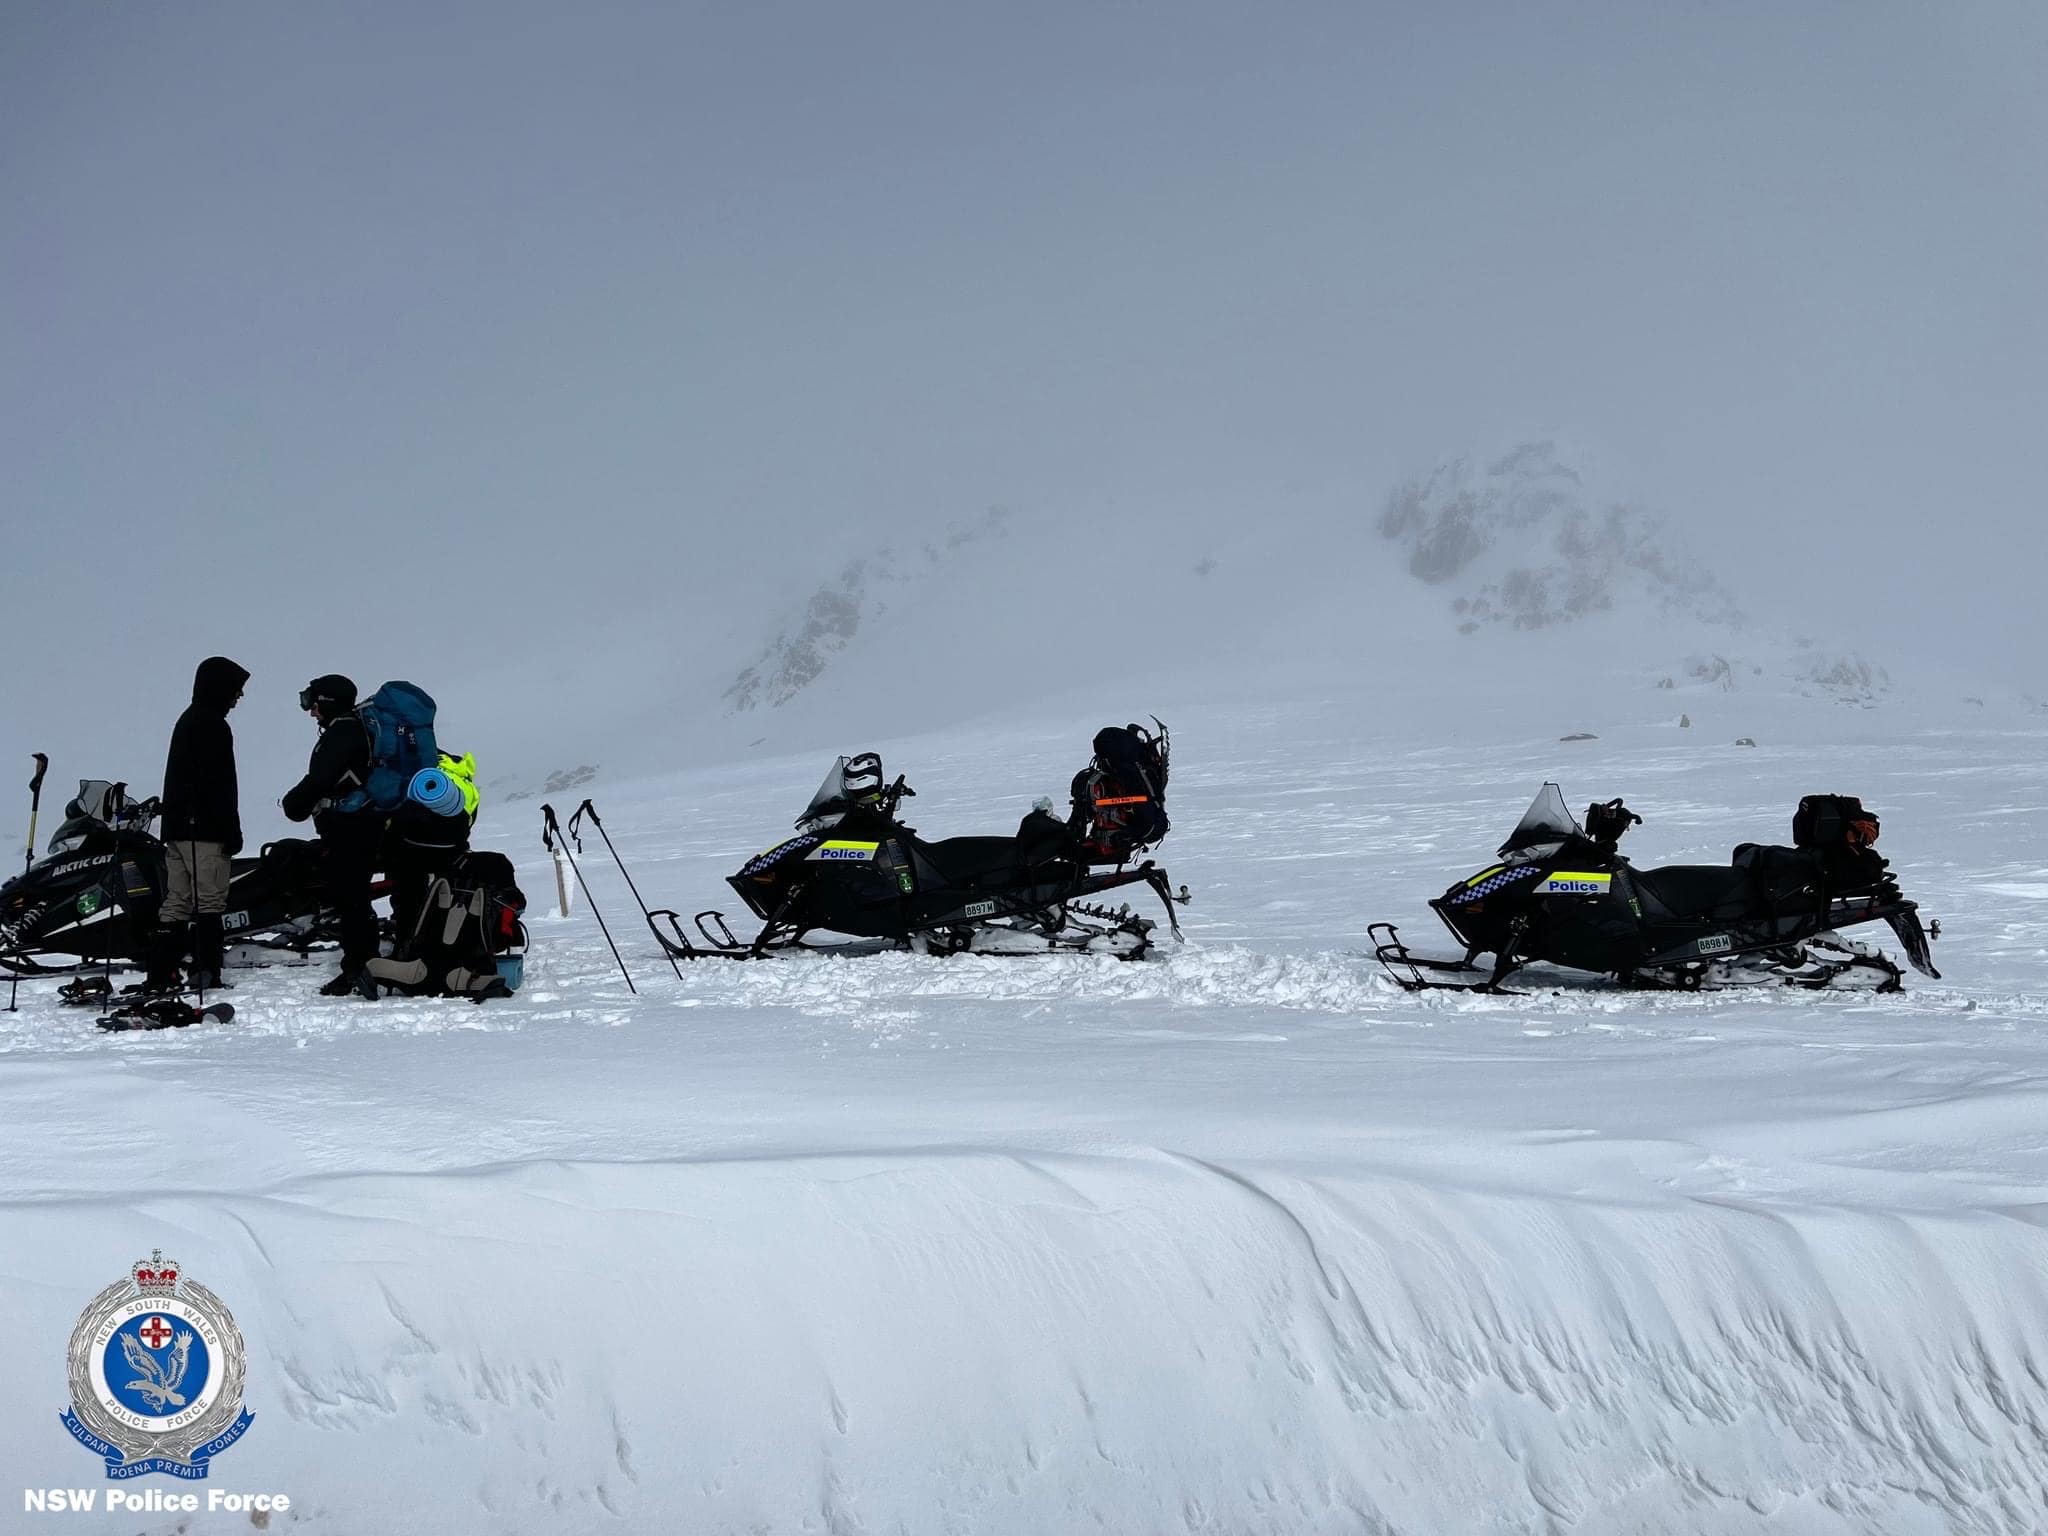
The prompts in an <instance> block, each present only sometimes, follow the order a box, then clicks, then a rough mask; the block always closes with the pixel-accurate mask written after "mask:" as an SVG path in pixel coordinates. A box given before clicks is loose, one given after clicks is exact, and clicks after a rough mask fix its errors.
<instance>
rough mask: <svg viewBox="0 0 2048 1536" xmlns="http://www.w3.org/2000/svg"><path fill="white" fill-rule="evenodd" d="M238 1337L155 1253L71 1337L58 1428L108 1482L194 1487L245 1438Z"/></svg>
mask: <svg viewBox="0 0 2048 1536" xmlns="http://www.w3.org/2000/svg"><path fill="white" fill-rule="evenodd" d="M245 1353H246V1352H245V1350H244V1349H243V1346H242V1333H241V1330H240V1329H239V1328H237V1327H236V1326H235V1319H234V1317H233V1315H232V1314H231V1313H229V1311H228V1309H227V1307H226V1306H225V1305H223V1304H222V1302H221V1299H220V1298H219V1297H218V1296H216V1295H214V1294H213V1292H211V1291H209V1290H208V1289H207V1288H206V1287H205V1286H203V1285H200V1284H198V1283H197V1282H195V1281H192V1280H187V1279H185V1278H184V1277H183V1276H182V1275H180V1274H179V1265H178V1263H177V1261H176V1260H175V1259H166V1258H165V1257H164V1255H163V1250H162V1249H161V1248H159V1249H157V1250H156V1251H155V1252H154V1253H152V1254H151V1255H150V1256H149V1257H148V1258H147V1259H143V1260H140V1261H139V1262H137V1263H136V1265H135V1266H134V1268H133V1270H132V1271H131V1276H130V1278H128V1279H125V1280H117V1281H115V1282H114V1283H113V1284H112V1285H110V1286H108V1287H107V1288H106V1289H105V1290H104V1291H101V1292H100V1293H99V1295H97V1296H95V1297H94V1298H93V1300H92V1304H91V1305H90V1306H88V1307H87V1308H86V1309H85V1312H84V1314H83V1315H82V1316H80V1318H79V1319H78V1326H77V1327H76V1328H74V1329H72V1330H71V1349H70V1353H69V1357H68V1360H69V1366H70V1376H71V1407H70V1409H69V1410H68V1411H67V1412H66V1413H65V1414H64V1427H65V1428H66V1429H68V1430H70V1431H71V1433H72V1435H73V1436H74V1437H76V1439H77V1440H78V1442H79V1443H80V1444H81V1445H84V1446H86V1447H87V1448H88V1449H90V1450H92V1451H93V1452H95V1453H96V1454H98V1455H101V1456H104V1457H105V1458H106V1460H107V1476H108V1477H111V1478H130V1477H141V1476H143V1475H144V1474H145V1473H149V1472H163V1473H168V1474H169V1475H170V1476H172V1477H182V1478H187V1479H192V1480H196V1479H198V1478H202V1477H204V1476H206V1470H207V1462H208V1461H209V1459H210V1458H212V1457H214V1456H216V1455H218V1454H219V1453H220V1452H222V1451H224V1450H226V1449H227V1448H228V1447H229V1446H231V1445H233V1444H234V1443H235V1442H236V1441H237V1440H239V1439H241V1438H242V1434H243V1431H245V1430H247V1429H248V1427H249V1422H250V1420H251V1419H253V1418H254V1417H255V1415H254V1414H252V1413H250V1412H249V1410H248V1409H246V1408H244V1407H243V1406H242V1381H243V1377H244V1375H245V1374H246V1361H245V1358H244V1356H245Z"/></svg>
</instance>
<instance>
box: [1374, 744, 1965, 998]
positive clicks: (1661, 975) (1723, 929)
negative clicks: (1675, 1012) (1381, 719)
mask: <svg viewBox="0 0 2048 1536" xmlns="http://www.w3.org/2000/svg"><path fill="white" fill-rule="evenodd" d="M1641 821H1642V818H1641V817H1640V816H1637V815H1636V814H1635V813H1634V812H1632V811H1630V810H1629V809H1628V807H1627V806H1625V805H1623V804H1622V803H1621V801H1619V800H1610V801H1608V802H1606V803H1605V804H1596V805H1591V806H1588V807H1587V809H1586V824H1585V826H1584V827H1583V828H1582V827H1581V826H1580V825H1579V824H1578V822H1577V821H1575V820H1574V819H1573V818H1572V814H1571V812H1570V811H1569V810H1568V809H1567V808H1566V806H1565V801H1564V796H1563V794H1562V793H1561V792H1560V791H1559V789H1558V787H1557V786H1556V785H1555V784H1546V785H1544V786H1543V792H1542V793H1541V794H1539V795H1538V796H1537V797H1536V800H1535V803H1534V804H1533V805H1531V806H1530V807H1529V810H1528V813H1527V814H1526V815H1524V816H1523V817H1522V819H1521V821H1520V822H1519V823H1518V824H1517V825H1516V827H1515V830H1514V831H1513V832H1512V833H1511V834H1509V836H1508V840H1507V841H1506V842H1505V843H1502V844H1501V846H1500V849H1499V857H1500V859H1501V861H1502V862H1500V863H1497V864H1492V865H1489V866H1488V867H1487V868H1485V869H1482V870H1480V871H1479V872H1478V873H1477V874H1475V875H1472V876H1469V877H1468V878H1466V879H1463V880H1460V881H1459V882H1458V883H1457V884H1455V885H1453V886H1452V887H1451V888H1450V889H1449V890H1447V891H1445V892H1444V894H1443V895H1441V896H1439V897H1438V898H1437V899H1436V900H1434V901H1432V902H1431V903H1430V904H1429V905H1430V908H1431V910H1432V911H1434V912H1435V913H1436V914H1437V916H1438V917H1440V918H1442V919H1443V922H1444V926H1445V927H1447V928H1449V929H1450V931H1451V934H1452V936H1453V937H1454V938H1456V939H1457V941H1458V942H1459V943H1460V944H1462V945H1464V946H1465V954H1464V957H1463V958H1462V959H1460V960H1446V959H1427V958H1424V957H1422V956H1419V955H1416V954H1413V953H1411V952H1410V951H1409V949H1408V947H1407V945H1405V944H1404V943H1402V941H1401V937H1400V934H1399V933H1398V932H1397V931H1396V930H1395V928H1394V926H1393V925H1392V924H1391V923H1374V924H1373V925H1372V926H1371V929H1370V932H1371V935H1372V938H1373V940H1374V950H1373V954H1374V957H1375V958H1376V959H1377V960H1378V961H1379V962H1380V963H1381V964H1382V965H1383V966H1385V967H1386V969H1387V973H1388V974H1389V975H1390V976H1392V977H1393V978H1394V980H1395V981H1397V982H1399V983H1400V984H1401V985H1402V986H1403V987H1406V988H1408V989H1410V990H1411V991H1413V990H1420V989H1423V988H1428V987H1449V988H1456V989H1460V990H1467V991H1476V992H1496V991H1500V990H1502V983H1504V982H1505V981H1506V980H1507V979H1508V978H1509V977H1510V976H1512V975H1513V974H1514V973H1515V972H1517V971H1518V970H1520V969H1521V968H1522V967H1523V966H1525V965H1529V964H1531V963H1547V964H1550V965H1555V966H1563V967H1565V968H1567V969H1570V970H1578V971H1591V972H1595V973H1598V974H1600V975H1604V976H1608V977H1611V978H1613V979H1615V980H1617V981H1619V982H1621V983H1623V984H1625V985H1630V986H1638V987H1660V988H1676V989H1679V990H1683V991H1697V990H1700V989H1705V988H1720V987H1735V986H1759V985H1766V986H1767V985H1790V986H1799V987H1813V988H1823V987H1839V988H1861V989H1865V990H1871V991H1878V992H1895V991H1897V990H1899V985H1900V982H1901V980H1902V978H1903V977H1904V975H1905V973H1904V972H1903V971H1902V970H1900V969H1899V967H1898V966H1897V965H1895V964H1893V963H1892V961H1891V960H1890V959H1888V958H1887V957H1886V956H1884V955H1883V954H1881V953H1880V952H1879V951H1877V950H1876V949H1873V948H1872V947H1870V946H1869V945H1867V944H1862V943H1859V942H1857V941H1856V940H1853V939H1848V938H1844V937H1843V936H1842V933H1841V930H1842V929H1845V928H1851V927H1854V926H1856V925H1857V924H1860V923H1870V922H1877V921H1880V920H1881V921H1883V922H1885V923H1887V924H1889V925H1890V927H1891V930H1892V932H1893V933H1895V934H1897V935H1898V938H1899V942H1900V943H1901V944H1902V945H1904V946H1905V951H1906V958H1907V959H1908V960H1910V961H1911V962H1912V964H1913V968H1914V969H1915V970H1917V971H1920V972H1921V973H1922V974H1924V975H1927V976H1935V977H1938V976H1939V975H1940V974H1941V973H1940V972H1938V971H1937V970H1935V968H1934V962H1933V958H1932V956H1931V954H1930V952H1929V948H1928V936H1927V933H1926V931H1925V930H1924V929H1922V927H1921V925H1920V912H1919V908H1918V907H1917V906H1916V905H1915V904H1914V903H1912V902H1910V901H1907V900H1906V899H1905V898H1904V897H1903V896H1902V895H1901V894H1900V891H1899V886H1898V882H1897V881H1896V880H1894V879H1893V878H1892V876H1891V873H1890V871H1889V869H1888V867H1887V864H1886V861H1885V860H1884V859H1882V858H1880V857H1879V856H1878V854H1877V851H1876V849H1875V848H1874V847H1873V846H1872V845H1873V844H1875V843H1876V841H1877V833H1878V819H1877V816H1876V814H1875V813H1874V812H1871V811H1868V810H1865V809H1864V808H1863V805H1862V803H1861V802H1860V801H1858V800H1856V799H1855V798H1853V797H1851V796H1846V795H1808V796H1807V797H1806V798H1805V799H1803V800H1801V801H1800V802H1799V811H1798V814H1797V815H1795V816H1794V817H1793V819H1792V842H1793V846H1792V847H1789V848H1786V847H1778V846H1772V845H1767V844H1759V843H1744V844H1742V845H1741V846H1739V847H1738V848H1736V850H1735V852H1734V855H1733V857H1732V858H1731V859H1730V861H1729V862H1728V863H1727V864H1725V865H1722V864H1676V865H1667V866H1665V867H1664V868H1662V869H1637V868H1635V867H1634V866H1633V865H1631V864H1630V863H1629V861H1628V859H1627V858H1626V857H1625V856H1624V855H1622V854H1621V853H1620V852H1619V851H1617V846H1618V844H1619V842H1620V840H1621V837H1622V834H1623V833H1624V832H1626V831H1627V830H1628V829H1629V827H1631V826H1634V825H1636V824H1638V823H1640V822H1641ZM1940 927H1941V925H1940V924H1938V923H1937V924H1936V925H1935V932H1936V933H1939V932H1940ZM1481 955H1491V956H1492V957H1493V963H1492V964H1491V965H1490V966H1481V965H1480V964H1478V960H1479V957H1480V956H1481Z"/></svg>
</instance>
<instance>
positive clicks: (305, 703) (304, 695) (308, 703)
mask: <svg viewBox="0 0 2048 1536" xmlns="http://www.w3.org/2000/svg"><path fill="white" fill-rule="evenodd" d="M319 702H320V696H319V695H318V694H317V693H315V692H314V691H313V690H312V689H311V688H310V687H306V688H301V689H300V690H299V708H301V709H303V710H306V711H308V712H309V713H310V712H311V710H312V708H313V706H314V705H315V704H318V703H319Z"/></svg>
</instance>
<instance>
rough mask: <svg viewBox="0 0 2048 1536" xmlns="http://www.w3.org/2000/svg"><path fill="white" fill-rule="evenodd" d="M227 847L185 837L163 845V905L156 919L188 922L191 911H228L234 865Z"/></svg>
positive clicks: (206, 912)
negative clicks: (230, 882)
mask: <svg viewBox="0 0 2048 1536" xmlns="http://www.w3.org/2000/svg"><path fill="white" fill-rule="evenodd" d="M227 847H228V845H227V844H226V843H206V842H191V841H187V840H184V839H180V840H179V841H177V842H172V843H165V844H164V904H163V905H162V906H161V907H159V908H158V909H157V921H159V922H163V923H189V922H190V921H191V920H192V917H193V914H194V913H200V914H203V915H208V916H213V915H218V914H219V913H222V912H225V911H227V909H228V880H229V878H230V877H231V876H232V875H233V873H234V867H235V863H234V860H233V859H230V858H229V857H228V854H227Z"/></svg>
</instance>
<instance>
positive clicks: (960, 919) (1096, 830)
mask: <svg viewBox="0 0 2048 1536" xmlns="http://www.w3.org/2000/svg"><path fill="white" fill-rule="evenodd" d="M1133 729H1135V728H1133V727H1111V728H1109V730H1108V731H1106V732H1105V733H1104V735H1105V736H1108V735H1111V734H1112V733H1113V734H1115V735H1116V736H1117V737H1118V738H1123V737H1124V733H1125V732H1126V731H1129V730H1133ZM1139 736H1140V737H1141V738H1142V739H1143V741H1144V743H1145V744H1146V746H1147V748H1148V751H1147V752H1146V754H1145V756H1146V757H1147V759H1148V765H1147V767H1146V768H1145V769H1144V770H1143V772H1142V774H1140V775H1139V776H1138V777H1133V776H1132V775H1133V773H1136V772H1137V770H1135V769H1126V770H1124V771H1121V772H1119V771H1118V770H1117V769H1116V768H1114V767H1111V766H1109V765H1107V764H1105V754H1104V752H1103V750H1102V746H1101V742H1102V738H1098V751H1097V763H1096V766H1095V768H1094V769H1093V770H1092V771H1091V770H1087V769H1084V770H1083V772H1082V774H1081V775H1078V776H1077V777H1076V786H1077V795H1081V796H1082V797H1083V798H1081V799H1079V800H1077V804H1076V807H1075V814H1074V816H1073V817H1071V818H1069V819H1068V820H1066V821H1062V820H1060V819H1058V818H1057V817H1055V816H1053V815H1052V814H1051V813H1050V811H1049V809H1047V808H1046V805H1047V803H1044V802H1042V803H1041V805H1040V807H1039V808H1037V809H1034V810H1033V811H1032V813H1031V814H1030V815H1028V816H1026V817H1025V818H1024V820H1023V823H1022V824H1021V825H1020V826H1019V827H1018V829H1017V833H1016V835H1015V836H1013V837H950V838H943V839H940V840H938V841H935V842H934V841H926V840H925V839H924V838H921V837H919V836H918V835H917V830H916V829H915V828H914V827H910V826H906V825H905V824H904V823H903V822H902V821H901V820H900V819H899V818H898V810H899V808H900V806H901V804H902V802H903V801H904V800H906V799H909V798H911V797H913V796H914V795H915V794H916V793H917V792H916V791H915V790H913V789H912V788H911V787H910V786H909V785H908V784H907V783H905V782H904V780H903V778H902V777H901V776H899V777H898V778H897V779H896V780H895V782H893V783H889V784H886V785H885V783H884V779H883V773H882V763H881V759H880V758H879V757H878V756H876V754H874V753H872V752H863V753H861V754H859V755H858V756H855V757H841V758H839V759H838V760H837V761H836V762H834V763H833V765H832V767H831V769H830V771H829V772H827V773H826V775H825V780H824V782H823V783H822V784H821V785H820V786H819V787H818V792H817V793H816V794H815V795H813V796H812V797H811V802H810V804H809V805H807V806H806V807H805V808H804V813H803V814H802V815H801V816H799V817H798V818H797V820H796V828H797V836H795V837H793V838H790V839H788V840H787V841H784V842H781V843H777V844H776V845H775V846H774V847H773V848H770V849H768V850H767V851H766V852H765V853H762V854H759V855H757V856H756V857H754V858H752V859H749V860H748V861H747V862H746V864H745V865H744V866H742V867H741V869H740V870H739V872H738V873H737V874H734V875H732V876H730V877H728V880H727V884H729V885H730V886H731V887H732V888H733V890H734V891H735V892H737V893H738V895H739V897H740V899H741V900H742V901H744V902H745V903H746V904H747V907H748V909H749V910H750V911H751V912H753V914H754V915H755V916H756V917H757V918H759V919H760V920H761V924H762V927H761V930H760V932H759V933H758V934H757V935H755V936H754V937H753V938H752V939H750V940H746V939H741V938H739V937H738V936H737V935H735V934H734V933H733V931H732V929H731V927H730V926H729V925H728V923H727V922H726V919H725V916H724V914H723V913H720V912H716V911H711V912H700V913H698V914H697V916H696V919H695V926H696V930H697V934H696V937H695V938H692V937H691V936H690V935H688V934H686V933H685V932H684V931H683V927H682V923H681V920H680V918H679V916H678V914H677V913H675V912H674V911H672V910H669V909H666V908H663V909H659V910H657V911H655V912H653V913H650V914H649V916H648V924H649V926H650V927H651V928H653V930H654V936H655V938H657V939H658V940H660V941H661V945H662V948H663V949H664V950H666V951H667V952H668V953H669V954H670V955H671V956H673V957H674V958H676V959H682V960H697V959H705V958H709V957H713V956H717V957H723V958H726V959H735V960H745V959H758V958H761V957H763V956H766V955H772V954H786V953H789V952H792V951H796V952H812V953H828V954H871V953H876V952H879V951H882V950H888V949H907V950H911V951H915V952H917V953H921V954H936V955H946V954H959V953H963V952H964V953H973V954H981V955H1020V954H1047V953H1053V952H1059V951H1068V952H1085V953H1089V954H1109V955H1116V956H1120V957H1121V958H1124V959H1127V960H1134V959H1137V958H1139V957H1141V956H1143V955H1144V954H1145V953H1146V952H1147V951H1148V950H1150V949H1151V947H1152V945H1153V941H1154V931H1155V929H1156V927H1157V923H1156V922H1155V921H1153V920H1150V919H1147V918H1143V917H1139V916H1137V915H1136V914H1134V913H1133V912H1132V911H1131V910H1130V908H1129V906H1127V905H1125V906H1119V907H1110V906H1107V905H1105V904H1103V903H1102V902H1099V901H1097V900H1095V899H1094V898H1097V897H1100V896H1102V895H1104V894H1105V893H1107V892H1109V891H1113V890H1116V889H1118V888H1119V887H1124V886H1133V885H1145V886H1149V887H1150V888H1151V889H1152V891H1153V892H1154V893H1155V894H1156V895H1157V896H1158V897H1159V899H1160V902H1161V904H1162V905H1163V906H1164V908H1165V910H1166V921H1167V926H1168V928H1169V929H1170V930H1171V931H1172V933H1173V936H1174V937H1175V938H1176V939H1178V938H1179V937H1180V924H1179V922H1178V921H1177V919H1176V918H1175V916H1174V907H1175V905H1176V904H1178V903H1182V902H1185V901H1187V900H1188V893H1187V888H1186V887H1185V886H1183V887H1182V888H1181V889H1180V890H1179V891H1178V892H1176V891H1175V890H1174V889H1173V887H1172V886H1171V885H1170V884H1169V883H1168V881H1167V877H1166V871H1165V870H1163V869H1160V868H1159V867H1158V866H1157V865H1155V864H1154V863H1153V862H1152V861H1151V860H1150V859H1146V860H1144V861H1143V862H1142V863H1138V864H1132V863H1130V862H1129V861H1130V859H1131V858H1132V857H1133V856H1135V855H1137V854H1139V853H1143V852H1146V851H1148V849H1149V847H1150V842H1135V841H1133V838H1136V837H1148V838H1150V839H1151V840H1152V841H1156V839H1157V837H1159V836H1163V835H1164V831H1165V815H1164V810H1163V805H1162V802H1163V798H1164V789H1165V756H1166V754H1165V747H1166V742H1165V731H1164V727H1161V731H1160V734H1159V736H1157V737H1153V736H1151V735H1150V733H1146V732H1139ZM1084 785H1092V786H1093V792H1092V793H1091V792H1090V791H1089V790H1088V789H1085V788H1084V787H1083V786H1084ZM1141 801H1142V802H1143V804H1144V805H1146V806H1150V807H1152V808H1154V809H1155V810H1156V811H1157V814H1156V816H1155V817H1153V818H1151V819H1140V820H1134V819H1132V818H1131V817H1130V814H1129V813H1130V811H1131V810H1132V809H1133V808H1134V807H1137V806H1138V805H1139V803H1140V802H1141ZM1098 804H1100V805H1101V806H1102V807H1103V810H1102V813H1101V814H1097V811H1096V806H1097V805H1098ZM1105 823H1107V824H1108V825H1107V826H1105V825H1104V824H1105ZM1104 863H1113V864H1114V866H1115V867H1114V868H1109V869H1101V868H1097V867H1095V866H1097V865H1100V864H1104ZM656 919H664V920H666V922H667V924H668V928H669V932H668V933H663V932H662V929H661V926H660V924H659V923H658V922H657V921H656ZM813 932H826V933H832V934H839V935H844V936H846V939H845V940H840V941H833V942H826V943H807V942H805V936H806V935H808V934H810V933H813ZM847 940H851V942H847Z"/></svg>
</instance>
